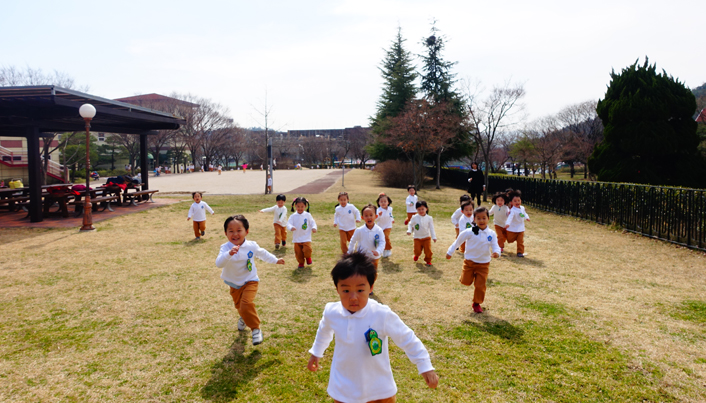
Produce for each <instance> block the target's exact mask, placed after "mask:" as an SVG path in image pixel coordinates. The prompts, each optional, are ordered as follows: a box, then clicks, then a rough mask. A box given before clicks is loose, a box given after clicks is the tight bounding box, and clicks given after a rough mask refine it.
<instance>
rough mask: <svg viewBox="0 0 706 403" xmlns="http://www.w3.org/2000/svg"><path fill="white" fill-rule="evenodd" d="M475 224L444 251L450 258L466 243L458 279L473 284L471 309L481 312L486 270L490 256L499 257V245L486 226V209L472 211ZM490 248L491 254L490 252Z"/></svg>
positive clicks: (487, 219) (486, 277) (488, 268)
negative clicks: (457, 248) (461, 269)
mask: <svg viewBox="0 0 706 403" xmlns="http://www.w3.org/2000/svg"><path fill="white" fill-rule="evenodd" d="M473 217H474V219H475V223H476V226H475V227H472V228H469V229H465V230H463V231H461V234H460V235H459V236H458V238H456V241H455V242H454V243H453V244H452V245H451V246H450V247H449V250H448V251H446V258H447V259H451V256H452V255H453V253H454V251H455V250H456V247H457V245H458V244H460V243H462V242H465V243H466V252H465V253H464V261H463V272H462V273H461V278H459V279H458V281H460V282H461V284H463V285H466V286H470V285H471V284H473V285H474V288H475V289H474V291H473V311H474V312H476V313H482V312H483V308H481V306H480V304H482V303H483V301H484V300H485V291H486V284H485V283H486V281H487V280H488V272H489V270H490V259H491V256H492V257H494V258H497V257H500V247H499V246H498V238H497V235H496V234H495V232H494V231H492V230H491V229H490V228H488V221H490V218H489V217H488V209H486V208H485V207H478V208H477V209H475V211H474V212H473ZM490 250H492V252H493V254H492V255H491V254H490Z"/></svg>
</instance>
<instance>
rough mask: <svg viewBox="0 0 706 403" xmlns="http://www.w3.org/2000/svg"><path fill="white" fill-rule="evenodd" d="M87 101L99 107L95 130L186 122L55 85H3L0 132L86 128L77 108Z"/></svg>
mask: <svg viewBox="0 0 706 403" xmlns="http://www.w3.org/2000/svg"><path fill="white" fill-rule="evenodd" d="M85 103H90V104H92V105H93V106H94V107H95V108H96V116H95V117H94V118H93V120H91V130H92V131H97V132H108V133H129V134H152V132H153V131H155V130H176V129H178V128H179V126H180V124H183V123H184V120H183V119H181V118H180V117H178V116H174V115H172V114H169V113H165V112H159V111H155V110H152V109H148V108H144V107H141V106H136V105H132V104H129V103H125V102H120V101H114V100H110V99H106V98H101V97H98V96H96V95H90V94H86V93H83V92H79V91H74V90H69V89H66V88H61V87H57V86H54V85H43V86H25V87H0V135H3V136H18V135H19V136H24V135H25V134H26V129H27V128H28V127H34V128H38V129H39V132H67V131H83V130H85V123H84V121H83V119H82V118H81V116H80V115H79V113H78V109H79V107H80V106H81V105H83V104H85ZM155 133H156V132H155Z"/></svg>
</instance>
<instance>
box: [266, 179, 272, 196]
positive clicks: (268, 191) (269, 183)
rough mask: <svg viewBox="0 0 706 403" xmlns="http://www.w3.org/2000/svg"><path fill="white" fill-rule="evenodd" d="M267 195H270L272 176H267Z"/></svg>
mask: <svg viewBox="0 0 706 403" xmlns="http://www.w3.org/2000/svg"><path fill="white" fill-rule="evenodd" d="M267 194H272V176H270V175H267Z"/></svg>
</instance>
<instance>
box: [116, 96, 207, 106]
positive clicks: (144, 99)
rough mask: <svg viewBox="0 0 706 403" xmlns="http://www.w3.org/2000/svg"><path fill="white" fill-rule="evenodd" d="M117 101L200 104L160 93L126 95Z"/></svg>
mask: <svg viewBox="0 0 706 403" xmlns="http://www.w3.org/2000/svg"><path fill="white" fill-rule="evenodd" d="M116 101H120V102H127V103H129V104H133V105H142V104H147V105H149V104H153V105H154V104H160V103H176V104H179V105H184V106H191V107H194V108H196V107H198V106H199V105H198V104H195V103H191V102H187V101H182V100H181V99H177V98H172V97H168V96H165V95H160V94H155V93H152V94H144V95H135V96H132V97H125V98H117V99H116Z"/></svg>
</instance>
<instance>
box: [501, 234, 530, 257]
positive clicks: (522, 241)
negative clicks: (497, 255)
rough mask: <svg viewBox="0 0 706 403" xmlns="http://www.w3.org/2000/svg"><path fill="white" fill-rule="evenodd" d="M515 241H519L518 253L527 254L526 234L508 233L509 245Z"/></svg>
mask: <svg viewBox="0 0 706 403" xmlns="http://www.w3.org/2000/svg"><path fill="white" fill-rule="evenodd" d="M515 241H517V253H525V233H524V232H511V231H507V243H513V242H515ZM499 243H500V242H498V244H499Z"/></svg>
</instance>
